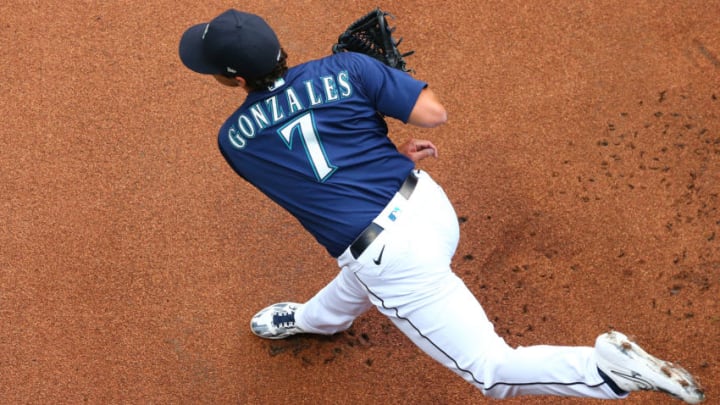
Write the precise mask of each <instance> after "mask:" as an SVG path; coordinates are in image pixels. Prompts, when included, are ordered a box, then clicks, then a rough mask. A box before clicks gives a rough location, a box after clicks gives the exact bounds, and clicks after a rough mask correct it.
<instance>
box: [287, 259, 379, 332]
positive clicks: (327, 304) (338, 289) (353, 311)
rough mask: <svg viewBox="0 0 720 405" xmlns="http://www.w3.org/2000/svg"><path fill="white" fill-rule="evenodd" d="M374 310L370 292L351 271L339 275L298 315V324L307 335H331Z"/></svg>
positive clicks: (344, 270)
mask: <svg viewBox="0 0 720 405" xmlns="http://www.w3.org/2000/svg"><path fill="white" fill-rule="evenodd" d="M370 308H372V303H371V302H370V300H369V298H368V295H367V291H366V290H365V289H364V288H363V287H362V285H360V284H359V283H358V280H357V278H356V277H355V275H354V274H353V273H352V272H351V271H349V270H348V269H341V270H340V273H338V275H337V276H336V277H335V278H334V279H333V280H332V281H331V282H330V283H329V284H328V285H326V286H325V287H324V288H323V289H322V290H320V291H319V292H318V293H317V294H315V296H314V297H312V298H311V299H310V300H309V301H308V302H306V303H305V305H303V306H302V307H301V308H300V310H299V311H298V312H297V313H296V314H295V322H296V323H297V325H298V326H299V327H300V329H302V330H304V331H305V332H308V333H317V334H321V335H332V334H334V333H337V332H340V331H343V330H346V329H348V328H349V327H350V326H351V325H352V323H353V321H354V320H355V318H357V317H358V316H360V315H361V314H362V313H364V312H365V311H367V310H368V309H370Z"/></svg>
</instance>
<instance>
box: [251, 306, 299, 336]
mask: <svg viewBox="0 0 720 405" xmlns="http://www.w3.org/2000/svg"><path fill="white" fill-rule="evenodd" d="M301 306H302V304H298V303H295V302H280V303H278V304H273V305H270V306H269V307H267V308H264V309H263V310H261V311H260V312H258V313H257V314H255V316H253V318H252V319H251V320H250V329H251V330H252V331H253V333H254V334H256V335H258V336H260V337H261V338H265V339H285V338H286V337H289V336H292V335H295V334H298V333H303V331H302V329H300V328H298V327H297V326H296V325H295V312H296V311H297V310H298V308H300V307H301Z"/></svg>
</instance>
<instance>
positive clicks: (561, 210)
mask: <svg viewBox="0 0 720 405" xmlns="http://www.w3.org/2000/svg"><path fill="white" fill-rule="evenodd" d="M9 3H10V4H8V2H4V3H3V4H0V41H1V43H2V44H3V45H2V46H0V57H2V61H3V62H2V65H1V66H0V72H2V76H3V84H2V90H3V91H2V103H0V106H1V109H0V113H1V114H2V117H3V119H2V121H3V125H2V129H1V130H0V140H1V141H2V145H3V147H2V152H1V153H0V189H1V190H2V198H1V199H0V229H1V230H0V399H1V401H0V402H2V403H8V404H15V403H18V404H19V403H22V404H51V403H52V404H78V403H92V404H111V403H156V404H179V403H183V404H189V403H207V404H261V403H294V404H318V403H322V404H325V403H327V404H345V403H348V404H350V403H353V404H354V403H363V404H464V403H471V402H472V403H485V402H491V401H490V400H488V399H485V398H484V397H483V396H482V394H481V393H480V392H479V391H478V390H476V389H474V388H473V387H472V386H470V385H469V384H467V383H465V382H464V381H462V380H461V379H460V378H458V377H457V376H455V375H454V374H452V373H451V372H450V371H448V370H446V369H444V368H442V367H441V366H439V365H437V364H435V363H433V362H432V360H430V359H429V358H427V357H426V356H425V355H424V354H422V353H421V352H420V351H419V350H418V349H416V348H415V347H414V346H412V345H411V344H410V342H409V341H408V340H407V339H406V338H405V337H404V336H403V335H401V334H400V333H399V332H398V331H397V330H396V329H394V327H392V326H391V324H390V322H389V321H387V320H386V319H384V318H383V317H381V316H380V315H378V314H377V313H376V312H374V311H371V312H369V313H367V314H366V315H364V316H362V317H361V318H360V319H358V321H357V322H356V324H355V325H354V326H353V328H352V329H351V330H349V331H347V332H345V333H341V334H338V335H336V336H332V337H298V338H293V339H290V340H287V341H278V342H269V341H263V340H260V339H258V338H255V337H254V336H253V335H252V334H251V332H250V330H249V328H248V323H249V319H250V317H251V316H252V315H253V314H254V313H255V312H256V311H257V310H258V309H260V308H262V307H264V306H265V305H267V304H269V303H272V302H275V301H280V300H297V301H304V300H306V299H308V298H310V297H311V296H312V294H314V293H315V292H316V291H317V290H318V289H320V288H321V287H322V286H324V285H325V284H326V283H327V282H328V281H329V280H330V279H331V278H332V277H333V276H334V274H335V273H336V271H337V266H336V264H335V262H334V260H333V259H332V258H330V257H328V256H327V255H326V254H325V253H324V249H322V248H321V247H320V246H319V245H317V244H316V242H315V241H314V240H313V239H312V238H311V237H310V236H309V235H308V234H306V233H305V232H304V231H303V230H302V229H301V228H300V226H299V225H298V224H297V223H296V222H295V221H294V220H293V219H292V218H291V217H290V216H289V215H287V214H286V213H285V212H283V211H281V210H280V209H279V208H277V207H276V206H274V205H273V204H272V203H270V202H269V200H267V199H266V198H265V197H264V196H262V195H261V194H260V193H258V192H257V191H256V190H255V189H253V188H252V187H251V186H249V185H247V184H245V183H244V182H242V181H241V180H240V179H239V178H238V177H237V176H236V175H235V174H234V173H233V172H232V171H231V170H230V168H229V167H227V165H226V163H225V162H224V160H223V159H222V157H221V155H220V153H219V152H218V150H217V146H216V142H217V141H216V138H215V134H216V131H217V128H218V126H219V125H220V123H221V122H222V120H223V119H224V118H225V117H226V116H227V115H228V114H229V113H230V112H231V111H232V110H234V109H235V107H236V106H237V105H238V104H239V103H240V102H241V98H242V96H243V95H242V94H241V93H240V92H234V91H232V90H229V89H227V88H224V87H221V86H219V85H217V83H215V82H214V81H213V80H212V79H210V78H204V77H201V76H199V75H196V74H193V73H191V72H189V71H187V70H186V69H185V68H184V67H183V66H182V65H181V63H180V61H179V59H178V57H177V42H178V39H179V36H180V35H181V33H182V32H183V30H184V29H185V28H186V27H187V26H188V25H190V24H194V23H197V22H200V21H202V20H204V19H209V18H211V17H212V16H215V15H217V14H218V13H220V12H221V11H223V10H225V9H226V8H229V7H238V8H240V7H242V8H244V9H245V10H247V11H251V12H254V13H258V14H260V15H263V16H264V17H265V18H266V19H267V20H268V21H269V22H270V23H271V25H273V26H274V27H275V28H276V30H277V33H278V36H279V37H280V40H281V42H282V43H283V46H284V47H285V49H286V50H287V51H288V53H289V54H290V63H291V64H296V63H300V62H302V61H305V60H307V59H311V58H318V57H321V56H324V55H326V54H327V53H328V52H329V51H330V46H331V44H332V43H333V41H334V40H335V39H336V38H337V35H338V34H339V33H340V32H341V31H342V30H343V29H344V28H345V26H347V24H349V23H350V22H352V21H353V20H355V19H356V18H358V17H360V16H361V15H362V14H364V13H365V12H367V11H369V10H370V9H372V8H373V7H375V6H380V7H381V8H383V9H385V10H387V11H391V12H392V13H393V14H395V15H396V17H397V18H396V20H395V24H396V25H397V26H398V31H397V34H398V35H399V36H402V37H404V38H405V40H404V42H403V45H402V47H401V49H403V50H410V49H414V50H415V51H416V54H415V55H413V56H411V57H409V58H408V59H407V61H408V65H409V67H411V68H413V69H415V72H416V73H415V76H416V77H418V78H420V79H423V80H426V81H428V82H429V83H430V85H431V87H432V88H433V89H434V90H435V92H436V93H437V94H438V95H439V96H440V97H441V99H442V100H443V102H444V104H445V105H446V107H447V109H448V111H449V114H450V119H449V123H448V124H447V125H446V126H444V127H442V128H439V129H435V130H418V129H415V128H410V127H408V126H404V125H402V124H399V123H397V122H392V123H391V124H390V127H391V137H392V138H393V139H394V140H397V141H402V140H404V139H406V138H408V137H410V136H416V137H420V138H428V139H432V140H433V141H434V142H435V143H436V144H437V145H438V147H439V148H440V159H438V160H435V161H432V162H423V163H422V164H421V168H423V169H425V170H427V171H429V172H430V173H431V174H432V175H433V177H434V178H435V179H436V180H438V182H439V183H440V184H442V185H443V186H444V187H445V190H446V192H447V194H448V195H449V197H450V198H451V200H452V201H453V203H454V204H455V207H456V210H457V213H458V216H459V217H460V220H461V232H462V233H461V242H460V246H459V248H458V252H457V255H456V259H455V262H454V267H455V270H456V272H457V273H458V274H459V275H460V276H461V277H462V278H463V279H464V280H465V281H466V282H467V284H468V285H469V287H470V288H471V289H472V290H473V292H475V293H476V295H477V296H478V298H479V300H480V301H481V302H482V303H483V305H484V307H485V309H486V311H487V313H488V315H489V316H490V318H491V319H494V321H495V324H496V326H497V330H498V332H499V333H500V334H501V335H502V336H504V337H505V338H506V339H507V341H508V342H509V343H511V344H512V345H525V346H527V345H532V344H568V345H592V344H593V342H594V339H595V337H596V336H597V335H598V334H599V333H601V332H604V331H606V330H608V329H609V328H616V329H618V330H621V331H623V332H625V333H627V334H629V335H632V336H635V337H636V338H637V340H638V341H639V342H640V343H641V344H643V345H644V346H645V347H646V348H647V349H649V350H651V351H653V352H655V353H658V354H660V355H662V356H664V357H667V358H669V359H673V360H675V361H677V362H678V363H680V364H682V365H683V366H684V367H685V368H687V369H688V370H690V371H691V372H693V373H694V374H696V375H697V376H698V377H699V379H700V381H701V382H702V383H703V385H704V386H705V388H706V392H707V395H708V397H709V400H708V403H710V404H712V403H715V404H718V403H720V199H719V198H720V197H719V194H720V35H719V33H720V1H718V0H709V1H691V0H685V1H667V0H659V1H651V0H647V1H638V2H633V4H632V5H628V2H625V1H602V2H577V1H570V0H565V1H549V2H548V1H506V2H501V3H499V4H496V3H490V2H487V3H485V2H477V1H470V0H464V1H459V2H446V1H442V0H433V1H413V2H403V3H402V4H400V3H401V2H391V1H380V2H368V1H364V0H359V1H353V2H349V1H348V2H330V1H294V2H288V1H277V0H266V1H256V0H251V1H247V2H243V4H236V3H227V2H220V1H209V2H205V3H204V4H203V5H198V2H191V1H188V0H176V1H166V0H157V1H148V2H132V1H127V0H118V1H99V0H95V1H93V0H86V1H80V0H68V1H59V0H58V1H49V2H38V1H26V2H21V1H12V0H11V1H10V2H9ZM49 3H55V4H52V5H51V4H49ZM342 3H347V4H345V5H342ZM493 402H494V401H493ZM503 403H507V404H520V403H522V404H579V403H588V404H589V403H599V401H591V400H579V399H558V398H518V399H512V400H507V401H504V402H503ZM625 403H628V404H648V403H653V404H658V403H674V401H671V400H669V399H667V398H664V397H662V396H657V395H649V394H637V395H634V396H632V399H631V400H628V401H626V402H625Z"/></svg>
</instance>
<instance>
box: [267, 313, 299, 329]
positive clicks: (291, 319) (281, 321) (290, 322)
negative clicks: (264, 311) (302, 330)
mask: <svg viewBox="0 0 720 405" xmlns="http://www.w3.org/2000/svg"><path fill="white" fill-rule="evenodd" d="M272 323H273V325H275V326H276V327H278V328H290V327H293V326H295V311H291V312H276V313H275V314H273V320H272Z"/></svg>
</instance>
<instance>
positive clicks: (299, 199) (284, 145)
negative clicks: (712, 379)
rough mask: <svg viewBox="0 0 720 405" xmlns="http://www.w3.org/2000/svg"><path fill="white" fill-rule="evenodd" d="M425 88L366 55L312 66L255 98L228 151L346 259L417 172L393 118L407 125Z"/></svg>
mask: <svg viewBox="0 0 720 405" xmlns="http://www.w3.org/2000/svg"><path fill="white" fill-rule="evenodd" d="M425 86H426V83H424V82H421V81H418V80H416V79H414V78H412V77H411V76H410V75H409V74H407V73H404V72H401V71H399V70H397V69H392V68H389V67H387V66H385V65H383V64H382V63H380V62H378V61H376V60H374V59H372V58H369V57H367V56H365V55H361V54H357V53H350V52H346V53H340V54H337V55H332V56H328V57H326V58H322V59H319V60H314V61H310V62H307V63H304V64H302V65H298V66H295V67H292V68H291V69H289V71H288V73H287V74H286V75H285V77H284V78H283V79H282V80H280V81H278V82H277V83H276V85H275V86H274V87H273V88H271V89H269V90H267V91H254V92H250V93H249V94H248V96H247V99H246V100H245V102H244V103H243V104H242V105H241V106H240V108H238V110H237V111H235V112H234V113H233V114H232V115H231V116H230V117H229V118H228V120H227V121H226V122H225V124H223V126H222V128H221V129H220V133H219V137H218V139H219V146H220V151H221V152H222V154H223V156H224V157H225V159H226V160H227V162H228V163H229V164H230V166H232V168H233V169H234V170H235V171H236V172H237V173H238V174H239V175H240V176H242V177H243V178H244V179H246V180H247V181H248V182H250V183H251V184H253V185H254V186H255V187H257V188H258V189H259V190H260V191H262V192H263V193H264V194H266V195H267V196H268V197H270V198H271V199H272V200H273V201H275V202H276V203H278V204H279V205H280V206H282V207H283V208H285V209H286V210H287V211H289V212H290V213H291V214H292V215H293V216H295V218H297V219H298V220H299V221H300V223H301V224H302V225H303V226H304V227H305V229H307V230H308V231H309V232H310V233H311V234H312V235H313V236H314V237H315V238H316V239H317V240H318V242H319V243H320V244H322V245H323V246H325V248H326V249H327V250H328V252H329V253H330V254H331V255H332V256H334V257H337V256H339V255H340V254H341V253H342V252H343V251H344V250H345V249H346V248H347V247H348V246H349V245H350V244H351V243H352V241H353V240H354V239H355V238H356V237H357V235H358V234H360V232H362V230H363V229H365V228H366V227H367V226H368V225H369V224H370V222H371V221H372V220H373V219H374V218H375V217H376V216H377V215H378V214H379V213H380V212H381V211H382V209H383V208H384V207H385V205H386V204H387V203H388V202H389V201H390V199H391V198H392V196H393V195H394V193H395V192H396V191H397V190H398V188H399V187H400V184H401V183H402V181H403V180H404V179H405V177H407V175H408V173H409V172H410V171H411V170H412V169H413V166H414V164H413V162H412V161H411V160H410V159H408V158H407V157H405V156H404V155H402V154H400V153H399V152H398V151H397V149H396V147H395V145H394V144H393V143H392V142H391V141H390V139H389V138H388V137H387V125H386V123H385V120H384V116H388V117H393V118H396V119H399V120H401V121H403V122H407V120H408V118H409V116H410V112H411V111H412V109H413V107H414V105H415V102H416V101H417V99H418V96H419V95H420V92H421V91H422V89H423V88H424V87H425Z"/></svg>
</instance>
